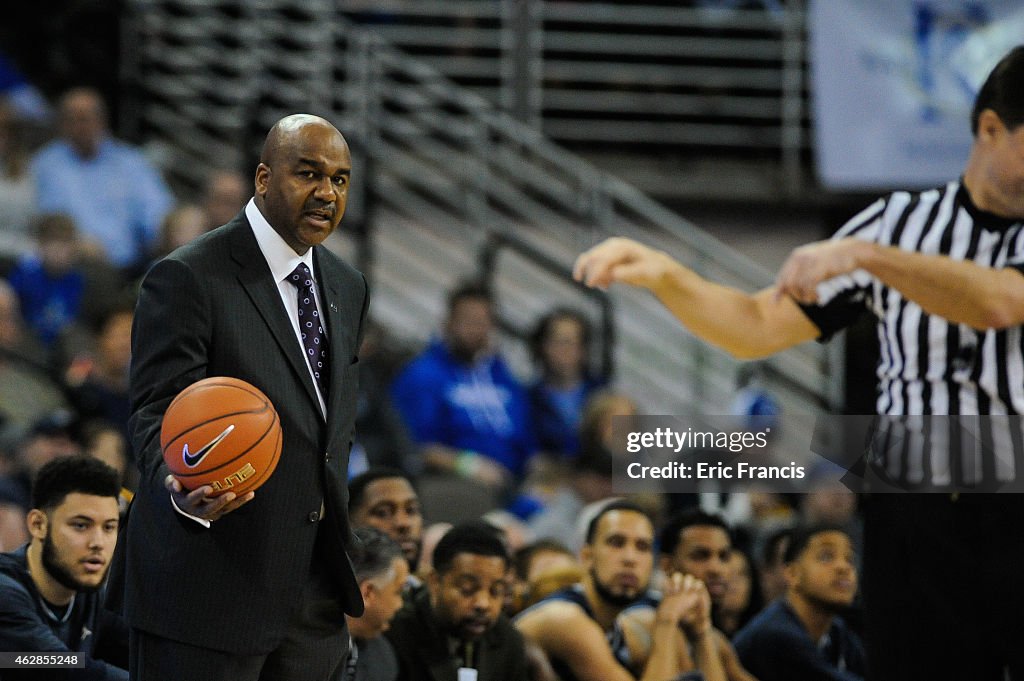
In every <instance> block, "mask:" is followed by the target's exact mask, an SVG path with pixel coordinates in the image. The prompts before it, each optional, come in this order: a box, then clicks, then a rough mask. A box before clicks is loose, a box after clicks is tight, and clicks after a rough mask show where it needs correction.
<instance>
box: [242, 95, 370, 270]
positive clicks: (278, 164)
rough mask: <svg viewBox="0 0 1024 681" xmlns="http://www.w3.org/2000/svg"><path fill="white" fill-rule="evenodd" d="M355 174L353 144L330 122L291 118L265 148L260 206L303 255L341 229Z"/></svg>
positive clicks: (275, 131) (271, 135) (276, 128)
mask: <svg viewBox="0 0 1024 681" xmlns="http://www.w3.org/2000/svg"><path fill="white" fill-rule="evenodd" d="M351 171H352V159H351V155H350V153H349V149H348V144H347V143H346V142H345V138H344V137H342V135H341V133H340V132H338V129H337V128H335V127H334V126H333V125H331V123H330V122H328V121H326V120H324V119H323V118H320V117H319V116H313V115H310V114H293V115H291V116H286V117H285V118H282V119H281V120H279V121H278V122H277V123H276V124H274V127H273V128H271V129H270V132H269V133H267V139H266V141H265V142H264V143H263V151H262V153H261V154H260V163H259V166H257V168H256V197H255V202H256V207H257V208H259V210H260V212H261V213H262V214H263V216H264V217H265V218H266V219H267V222H269V223H270V226H271V227H273V228H274V230H275V231H276V232H277V233H278V234H280V235H281V237H282V238H283V239H284V240H285V242H286V243H287V244H288V245H289V246H291V247H292V249H293V250H294V251H295V252H296V253H298V254H300V255H301V254H303V253H305V252H306V251H307V250H308V249H309V248H310V247H311V246H315V245H317V244H319V243H322V242H323V240H324V239H326V238H327V236H329V235H330V233H331V232H332V231H334V229H335V228H336V227H337V226H338V222H339V221H340V220H341V216H342V214H343V213H344V212H345V204H346V202H347V199H348V182H349V176H350V174H351Z"/></svg>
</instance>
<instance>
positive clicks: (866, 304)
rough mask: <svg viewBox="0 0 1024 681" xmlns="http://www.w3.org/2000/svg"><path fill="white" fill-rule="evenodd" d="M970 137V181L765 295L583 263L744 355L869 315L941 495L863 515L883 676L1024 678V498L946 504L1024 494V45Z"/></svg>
mask: <svg viewBox="0 0 1024 681" xmlns="http://www.w3.org/2000/svg"><path fill="white" fill-rule="evenodd" d="M971 129H972V131H973V134H974V143H973V146H972V149H971V154H970V157H969V159H968V160H967V165H966V167H965V168H964V172H963V175H962V177H961V178H960V179H958V180H954V181H952V182H950V183H948V184H947V185H945V186H943V187H940V188H938V189H932V190H928V191H924V192H920V193H914V192H896V193H894V194H892V195H890V196H887V197H885V198H882V199H879V200H878V201H876V202H875V203H874V204H872V205H871V206H869V207H868V208H867V209H865V210H864V211H862V212H861V213H860V214H859V215H857V216H856V217H854V218H853V219H852V220H850V222H849V223H847V224H846V225H845V226H844V227H843V228H842V229H840V230H839V231H838V232H837V233H836V235H835V236H834V237H833V238H832V239H830V240H828V241H823V242H817V243H812V244H808V245H805V246H802V247H800V248H798V249H796V250H795V251H794V252H793V253H792V254H791V255H790V256H789V258H788V259H787V261H786V262H785V263H784V265H783V266H782V269H781V270H780V272H779V274H778V276H777V278H776V281H775V285H774V286H772V287H770V288H768V289H766V290H763V291H760V292H758V293H755V294H747V293H744V292H741V291H737V290H735V289H732V288H728V287H725V286H721V285H718V284H715V283H712V282H710V281H708V280H706V279H703V278H701V277H700V276H698V275H697V274H696V273H694V272H693V271H691V270H689V269H687V268H686V267H684V266H683V265H681V264H680V263H678V262H677V261H675V260H673V259H672V258H671V257H669V256H668V255H666V254H665V253H663V252H660V251H655V250H653V249H651V248H648V247H646V246H643V245H641V244H638V243H636V242H633V241H629V240H626V239H621V238H615V239H609V240H607V241H605V242H603V243H601V244H599V245H597V246H595V247H594V248H592V249H590V250H588V251H587V252H585V253H583V254H582V255H580V257H579V259H578V260H577V262H576V268H575V276H576V278H577V279H579V280H581V281H583V282H585V283H586V284H588V285H590V286H595V287H599V288H606V287H607V286H609V285H610V284H612V283H614V282H622V283H626V284H631V285H634V286H640V287H644V288H647V289H649V290H650V291H652V292H653V293H654V294H655V295H656V296H657V297H658V298H659V300H661V302H662V303H663V304H664V305H665V306H666V307H667V308H668V309H669V311H671V312H672V313H673V314H674V315H675V316H676V317H677V318H678V319H679V320H680V321H681V322H682V323H683V324H684V325H685V326H686V327H687V328H688V329H690V331H692V332H693V333H694V334H696V335H697V336H699V337H701V338H703V339H704V340H706V341H707V342H709V343H712V344H714V345H716V346H718V347H720V348H722V349H724V350H726V351H728V352H729V353H731V354H732V355H734V356H736V357H738V358H744V359H750V358H756V357H763V356H767V355H770V354H773V353H775V352H778V351H780V350H784V349H786V348H789V347H791V346H793V345H796V344H798V343H802V342H804V341H808V340H812V339H819V340H824V339H826V338H828V337H829V336H831V335H832V334H833V333H834V332H836V331H838V330H840V329H842V328H844V327H846V326H848V325H849V324H851V323H852V322H853V321H854V319H856V318H857V317H858V316H859V315H860V314H861V313H863V312H864V311H865V310H867V311H868V312H870V313H872V314H874V315H875V317H876V318H877V322H878V338H879V340H880V341H881V357H880V360H879V364H878V370H877V377H878V400H877V405H876V410H877V412H878V415H880V416H881V417H883V420H886V419H888V418H889V417H893V418H892V419H891V421H896V420H899V419H902V420H904V422H905V421H906V419H907V417H913V418H918V417H920V418H921V419H922V420H921V423H923V424H924V425H923V426H922V428H920V429H919V430H918V432H917V435H918V436H919V438H918V444H917V445H916V446H914V447H909V448H908V447H907V446H904V449H905V450H909V451H907V454H908V456H907V457H905V460H903V461H900V462H897V466H896V470H897V477H898V478H900V479H902V480H904V481H907V480H920V481H922V482H923V483H925V484H923V485H921V486H920V487H918V489H930V490H935V489H946V490H947V493H945V494H923V493H916V494H874V495H871V496H870V497H869V498H868V499H867V500H866V503H865V555H864V561H865V564H864V585H865V615H866V632H865V633H866V635H867V641H868V646H869V649H868V654H869V660H868V663H869V666H870V668H871V672H872V673H871V676H870V678H872V679H899V680H901V681H902V680H905V679H929V680H930V681H935V680H942V679H949V680H950V681H952V680H954V679H955V680H957V681H960V680H962V679H972V680H974V681H987V680H989V679H991V680H992V681H1003V680H1004V679H1005V678H1013V679H1024V646H1021V645H1020V642H1021V641H1024V587H1022V586H1021V580H1020V571H1021V568H1022V567H1024V496H1022V495H1020V494H998V495H997V494H963V495H961V494H957V493H952V494H951V493H948V491H949V490H959V489H967V488H969V489H975V490H977V489H995V488H997V487H998V486H999V484H1000V483H1007V484H1011V483H1013V482H1016V484H1017V486H1018V487H1019V485H1020V483H1021V481H1024V467H1022V466H1020V465H1019V463H1020V456H1019V455H1020V442H1021V438H1020V427H1019V423H1020V419H1019V415H1020V414H1022V413H1024V336H1022V324H1024V224H1022V220H1024V46H1018V47H1017V48H1015V49H1013V50H1012V51H1011V52H1010V53H1009V54H1007V55H1006V56H1005V57H1004V58H1003V59H1002V60H1001V61H1000V62H999V64H997V65H996V67H995V69H993V71H992V72H991V73H990V74H989V76H988V78H987V79H986V81H985V83H984V85H983V86H982V88H981V90H980V91H979V93H978V96H977V99H976V101H975V104H974V108H973V110H972V112H971ZM971 420H973V421H980V422H982V426H983V427H982V428H981V430H982V431H984V433H987V434H984V433H983V434H982V436H981V439H982V440H983V441H984V442H983V445H987V446H981V447H976V448H975V449H976V450H977V451H974V450H970V451H967V450H965V449H964V448H963V447H960V446H954V445H953V444H951V443H953V442H958V443H959V442H961V441H962V440H967V439H970V438H967V437H965V433H966V431H967V430H969V428H967V427H965V428H960V425H959V424H961V423H962V422H964V421H971ZM997 423H998V424H999V425H998V426H996V425H994V424H997ZM1010 424H1015V425H1016V427H1015V428H1014V427H1010ZM937 425H938V428H936V426H937ZM937 431H941V432H942V434H943V437H934V435H935V433H936V432H937ZM994 431H998V432H997V433H996V434H993V432H994ZM911 439H912V438H904V442H907V441H909V440H911ZM947 445H949V446H947ZM914 450H916V456H915V455H914V454H915V451H914ZM1018 468H1019V469H1021V470H1020V471H1019V472H1018V470H1017V469H1018ZM904 488H907V486H904Z"/></svg>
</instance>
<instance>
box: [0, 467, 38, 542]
mask: <svg viewBox="0 0 1024 681" xmlns="http://www.w3.org/2000/svg"><path fill="white" fill-rule="evenodd" d="M30 505H31V500H30V499H29V498H28V497H26V495H25V490H24V488H23V487H22V486H21V485H20V484H18V482H17V481H15V480H13V479H11V478H10V477H8V475H6V474H3V475H0V551H13V550H14V549H16V548H18V547H19V546H21V545H22V544H24V543H25V542H27V541H28V538H29V534H28V528H27V527H25V509H27V508H28V507H29V506H30Z"/></svg>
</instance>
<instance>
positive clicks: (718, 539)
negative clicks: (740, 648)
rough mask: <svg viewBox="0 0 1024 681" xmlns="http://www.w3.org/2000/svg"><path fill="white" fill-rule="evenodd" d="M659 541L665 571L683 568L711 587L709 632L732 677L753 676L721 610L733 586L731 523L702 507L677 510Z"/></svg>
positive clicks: (669, 571) (724, 665)
mask: <svg viewBox="0 0 1024 681" xmlns="http://www.w3.org/2000/svg"><path fill="white" fill-rule="evenodd" d="M658 545H659V548H660V551H661V558H660V561H661V569H662V571H663V572H664V573H665V574H671V573H674V572H681V573H683V574H685V575H689V576H692V577H693V578H695V579H697V580H700V582H701V584H702V585H704V586H703V588H704V589H705V590H706V591H707V594H708V600H709V604H710V606H711V619H712V622H713V626H712V627H711V629H710V631H709V635H710V637H711V638H713V639H714V641H715V648H716V654H717V655H718V657H719V659H720V661H721V665H722V667H723V669H724V670H725V675H726V677H727V678H728V679H730V680H731V681H736V680H738V679H744V680H748V681H749V680H750V679H752V677H751V676H750V673H749V672H748V671H747V670H745V669H743V666H742V665H741V664H740V661H739V659H738V658H737V656H736V651H735V650H734V649H733V647H732V645H730V644H729V640H728V639H727V638H726V637H725V636H724V635H723V634H722V632H721V628H720V625H719V622H718V616H719V611H720V609H721V606H722V602H723V601H724V600H725V597H726V594H727V592H728V589H729V577H730V576H731V574H730V573H731V569H730V566H729V561H730V559H731V557H732V553H733V548H732V536H731V533H730V530H729V526H728V525H727V524H726V523H725V521H724V520H722V519H721V518H720V517H719V516H715V515H711V514H709V513H705V512H704V511H701V510H699V509H689V510H686V511H682V512H680V513H677V514H676V515H675V516H673V517H672V518H670V519H669V521H668V522H667V523H665V525H664V527H662V529H661V534H660V535H659V541H658Z"/></svg>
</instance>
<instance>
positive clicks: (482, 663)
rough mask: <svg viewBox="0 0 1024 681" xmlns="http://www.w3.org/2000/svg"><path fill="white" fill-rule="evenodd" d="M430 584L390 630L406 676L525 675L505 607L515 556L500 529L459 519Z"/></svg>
mask: <svg viewBox="0 0 1024 681" xmlns="http://www.w3.org/2000/svg"><path fill="white" fill-rule="evenodd" d="M433 568H434V569H433V571H432V572H431V573H430V575H429V577H428V579H427V588H425V589H420V590H418V591H416V592H414V593H413V594H412V597H411V599H410V601H409V602H408V603H407V604H406V606H405V607H404V608H403V609H402V610H401V611H399V613H398V615H397V616H396V617H395V619H394V620H393V621H392V623H391V629H390V630H388V631H387V632H385V635H386V636H387V637H388V639H389V640H390V641H391V644H392V645H393V646H394V648H395V653H396V654H397V656H398V660H399V675H398V678H399V679H402V681H440V680H442V679H444V680H448V679H456V678H461V677H460V673H459V669H460V668H465V669H475V670H476V672H477V673H476V675H475V678H477V679H478V680H479V681H501V680H503V679H507V680H508V681H522V679H524V678H526V673H527V672H526V656H525V652H524V647H523V639H522V636H521V635H520V634H519V632H517V631H516V630H515V628H514V627H513V626H512V625H511V623H510V622H509V621H508V620H507V619H506V618H505V617H504V615H502V614H501V610H502V607H503V606H504V603H505V597H506V595H507V592H508V589H509V584H508V578H507V572H508V569H509V558H508V555H507V553H506V552H505V546H504V545H503V544H502V542H501V540H500V539H498V538H497V536H495V534H494V533H493V532H491V531H488V530H487V529H484V528H482V527H480V526H479V524H472V523H470V524H466V525H457V526H455V527H453V528H452V529H450V530H449V531H448V532H447V533H446V534H445V535H444V536H443V537H442V538H441V540H440V541H439V542H438V544H437V547H436V548H435V549H434V553H433Z"/></svg>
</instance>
